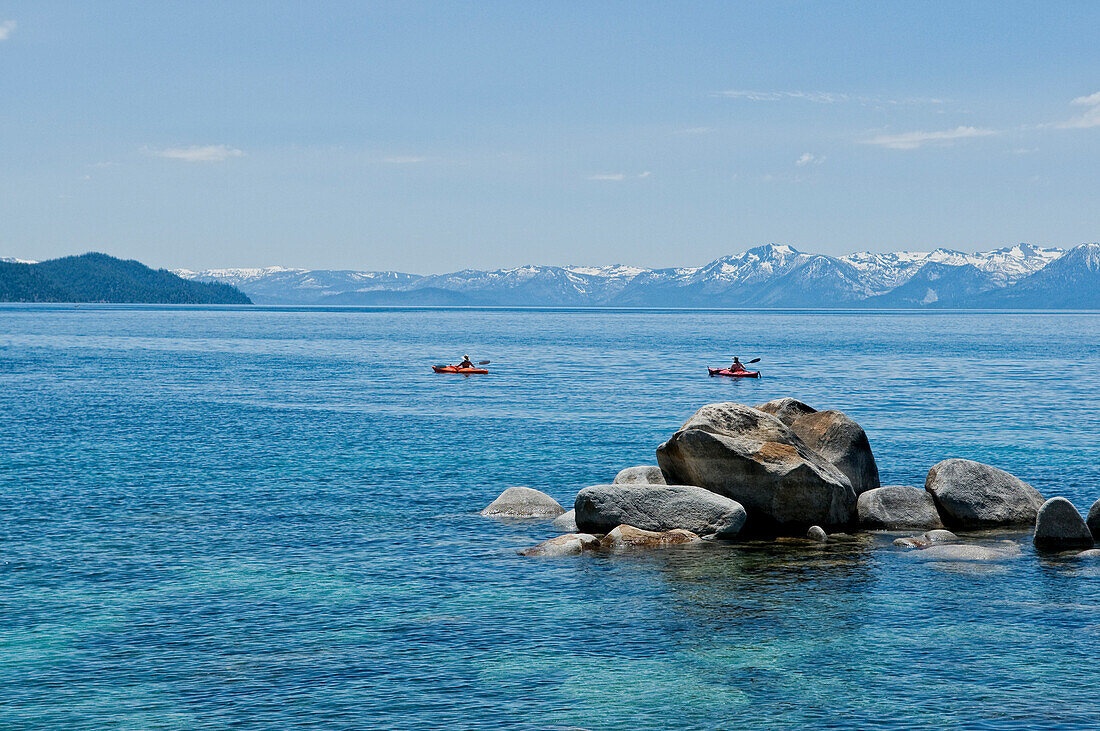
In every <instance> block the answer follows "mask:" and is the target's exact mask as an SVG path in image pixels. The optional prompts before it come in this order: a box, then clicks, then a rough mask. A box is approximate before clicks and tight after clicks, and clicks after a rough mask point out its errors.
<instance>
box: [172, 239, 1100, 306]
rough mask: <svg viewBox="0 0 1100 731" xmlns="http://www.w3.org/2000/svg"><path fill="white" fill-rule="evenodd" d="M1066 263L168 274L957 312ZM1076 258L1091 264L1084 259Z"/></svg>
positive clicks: (1009, 251) (725, 261)
mask: <svg viewBox="0 0 1100 731" xmlns="http://www.w3.org/2000/svg"><path fill="white" fill-rule="evenodd" d="M1083 246H1085V247H1088V246H1095V245H1083ZM1079 249H1081V247H1077V248H1076V249H1074V250H1073V252H1078V250H1079ZM1090 251H1091V250H1090ZM1098 251H1100V250H1098ZM1071 253H1072V252H1071ZM1065 254H1066V252H1065V251H1064V250H1062V249H1054V248H1044V247H1039V246H1033V245H1031V244H1017V245H1015V246H1010V247H1005V248H1002V249H996V250H994V251H987V252H979V253H973V254H970V253H965V252H960V251H952V250H949V249H935V250H932V251H928V252H910V251H901V252H889V253H874V252H857V253H854V254H848V255H846V256H842V257H833V256H827V255H824V254H810V253H805V252H801V251H798V250H797V249H795V248H793V247H791V246H787V245H782V244H768V245H766V246H759V247H756V248H753V249H749V250H748V251H746V252H743V253H741V254H733V255H730V256H724V257H722V258H720V259H716V260H715V261H712V262H710V263H708V264H705V265H703V266H699V267H680V268H674V269H646V268H643V267H635V266H628V265H622V264H618V265H611V266H603V267H588V266H565V267H559V266H534V265H531V266H522V267H513V268H509V269H495V270H488V271H486V270H478V269H466V270H463V271H459V272H451V273H449V274H431V275H423V276H421V275H415V274H406V273H402V272H371V271H364V272H359V271H350V270H308V269H288V268H285V267H265V268H258V269H212V270H206V271H201V272H193V271H188V270H178V271H177V272H176V273H177V274H179V275H180V276H182V277H185V278H189V279H198V280H201V281H220V282H226V283H229V284H233V285H235V286H238V287H239V288H240V289H241V290H243V291H244V292H245V293H247V294H248V295H249V296H250V297H252V299H253V301H255V302H257V303H276V304H278V303H282V304H361V305H416V304H470V305H505V306H540V305H544V306H625V307H635V306H650V307H853V306H879V307H955V306H970V305H968V304H966V303H969V302H974V301H977V299H978V298H980V297H984V296H986V293H992V292H1000V291H1004V292H1008V291H1009V290H1012V289H1014V288H1016V287H1018V286H1023V284H1024V283H1025V282H1031V281H1032V280H1034V281H1037V282H1039V285H1036V286H1042V282H1043V281H1044V280H1043V279H1042V278H1039V279H1035V278H1036V276H1037V274H1038V273H1042V272H1045V271H1047V270H1048V267H1053V265H1054V264H1056V263H1058V262H1060V261H1062V260H1063V258H1064V257H1063V255H1065ZM1078 256H1080V257H1083V258H1084V259H1085V260H1087V259H1088V252H1086V253H1085V254H1083V255H1078ZM1098 256H1100V254H1098ZM1078 268H1079V267H1078ZM1055 269H1056V268H1055ZM1086 270H1087V266H1086ZM1074 281H1076V280H1074ZM1029 286H1032V285H1029ZM1035 306H1041V305H1035Z"/></svg>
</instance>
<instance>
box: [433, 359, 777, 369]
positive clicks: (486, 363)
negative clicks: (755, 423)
mask: <svg viewBox="0 0 1100 731" xmlns="http://www.w3.org/2000/svg"><path fill="white" fill-rule="evenodd" d="M757 360H759V358H757ZM491 362H492V361H488V360H479V361H478V362H477V363H474V365H489V363H491ZM435 366H436V367H437V368H446V367H447V366H445V365H443V364H442V363H436V364H435Z"/></svg>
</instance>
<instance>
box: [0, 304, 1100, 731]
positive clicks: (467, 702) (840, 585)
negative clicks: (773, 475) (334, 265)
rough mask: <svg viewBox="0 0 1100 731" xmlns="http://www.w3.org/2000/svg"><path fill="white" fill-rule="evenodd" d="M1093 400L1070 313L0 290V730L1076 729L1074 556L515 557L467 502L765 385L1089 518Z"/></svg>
mask: <svg viewBox="0 0 1100 731" xmlns="http://www.w3.org/2000/svg"><path fill="white" fill-rule="evenodd" d="M462 353H469V354H470V355H471V356H473V357H474V359H475V360H477V359H483V358H489V359H491V360H492V361H493V364H492V365H491V366H490V368H491V371H492V372H491V374H490V375H488V376H482V377H456V376H446V375H435V374H433V373H432V372H431V370H430V367H429V366H430V365H431V364H432V363H436V362H451V361H455V360H457V359H458V358H459V357H460V356H461V355H462ZM735 354H736V355H740V356H741V357H742V359H747V358H751V357H760V358H762V362H761V364H760V366H761V368H762V370H763V372H764V376H765V377H764V378H763V379H761V380H759V381H751V380H743V381H734V380H730V379H718V378H715V379H711V378H708V377H707V376H706V370H705V369H706V366H707V365H719V364H726V363H728V362H729V360H730V359H731V357H732V356H733V355H735ZM1098 393H1100V315H1097V314H1075V313H1061V314H1050V313H1011V314H1007V313H952V312H942V313H920V314H914V313H867V312H859V313H822V312H749V311H745V312H692V311H666V312H662V311H584V310H578V311H552V310H549V311H537V310H484V309H471V310H453V309H452V310H433V309H408V310H355V309H348V310H315V309H306V310H294V309H277V308H236V309H234V308H224V309H219V308H153V307H110V306H80V307H73V306H12V305H9V306H0V727H3V728H19V729H39V728H42V729H45V728H49V729H62V728H64V729H107V728H120V729H162V728H163V729H170V728H172V729H196V728H230V727H232V728H244V729H253V728H255V729H260V728H264V729H268V728H326V729H331V728H440V727H451V728H486V727H498V728H531V729H542V728H560V729H567V728H577V727H580V728H590V729H638V728H667V727H677V728H700V729H703V728H789V729H796V728H798V729H800V728H805V727H825V728H852V727H860V728H899V727H913V728H922V727H923V728H927V727H937V726H943V727H952V728H988V729H1010V728H1011V729H1015V728H1018V729H1034V728H1084V727H1090V726H1091V727H1097V726H1100V695H1098V688H1100V666H1098V664H1097V662H1096V658H1097V656H1098V654H1100V568H1095V566H1100V564H1094V567H1089V566H1088V565H1087V564H1085V563H1083V562H1081V561H1078V560H1074V559H1073V558H1072V557H1071V556H1070V555H1068V554H1067V555H1060V556H1059V555H1055V556H1047V555H1037V554H1036V553H1035V552H1034V551H1033V550H1032V549H1031V546H1030V543H1029V537H1028V536H1027V535H1026V534H1018V535H1009V536H1007V537H1008V538H1013V539H1015V540H1018V541H1020V542H1021V543H1022V545H1023V553H1022V555H1021V556H1020V557H1019V558H1017V559H1015V560H1011V561H1007V562H1004V563H1001V564H993V565H986V566H969V567H968V566H960V565H937V564H935V563H932V562H926V561H921V560H918V559H915V558H914V557H913V556H912V555H911V554H907V553H904V552H901V551H899V550H896V549H894V548H893V547H892V546H891V544H890V540H891V539H892V538H893V537H894V536H887V535H874V536H868V537H865V538H863V539H861V540H859V541H856V542H853V543H838V544H829V545H826V546H810V545H793V544H777V543H752V544H746V545H733V546H723V545H703V546H701V547H692V548H680V549H673V550H666V551H656V552H649V553H642V554H633V555H620V556H606V555H596V556H583V557H573V558H566V559H553V560H547V559H542V560H540V559H529V558H528V559H525V558H521V557H519V556H517V555H516V553H515V552H516V550H517V549H520V548H523V547H525V546H529V545H532V544H534V543H536V542H538V541H540V540H542V539H545V538H547V537H549V536H551V535H554V531H552V530H551V529H550V528H549V526H548V525H547V524H545V523H517V522H503V521H498V520H492V519H486V518H481V517H479V516H478V515H477V514H476V512H477V511H478V510H479V509H481V508H482V507H484V506H485V505H486V504H487V503H488V502H489V501H491V500H492V499H493V498H494V497H496V495H498V494H499V493H500V492H501V491H502V490H503V489H504V488H506V487H509V486H511V485H528V486H531V487H536V488H538V489H541V490H544V491H546V492H549V493H550V494H552V495H554V496H555V497H556V498H558V500H559V501H560V502H562V503H570V502H572V499H573V496H574V495H575V493H576V491H577V490H578V489H579V488H581V487H584V486H586V485H589V484H595V483H600V482H606V481H609V480H610V479H611V477H612V476H613V475H614V474H615V473H616V472H617V471H618V470H619V469H620V468H622V467H626V466H630V465H634V464H645V463H653V461H654V454H653V450H654V448H655V447H656V446H657V445H658V444H659V443H660V442H662V441H663V440H664V439H665V438H667V437H668V436H669V435H670V434H671V433H672V432H673V431H674V430H675V429H676V428H677V426H678V425H679V424H680V423H681V422H683V421H684V420H685V419H686V418H687V417H688V416H689V415H690V414H691V413H692V412H693V411H694V410H695V409H696V408H697V407H699V406H701V405H703V404H705V403H709V402H714V401H739V402H744V403H749V404H754V403H759V402H762V401H767V400H769V399H772V398H776V397H780V396H787V395H790V396H795V397H798V398H800V399H802V400H804V401H807V402H809V403H810V404H812V405H814V406H817V407H819V408H840V409H843V410H844V411H846V412H847V413H848V414H849V415H851V416H852V417H853V418H855V419H856V420H857V421H859V422H860V423H861V424H863V426H864V427H865V428H866V430H867V432H868V434H869V437H870V439H871V443H872V446H873V448H874V451H875V454H876V457H877V460H878V463H879V468H880V470H881V473H882V478H883V482H884V484H888V483H908V484H913V485H918V486H919V485H923V481H924V475H925V473H926V472H927V470H928V468H929V467H930V466H931V465H932V464H934V463H935V462H937V461H939V460H940V459H943V458H946V457H950V456H960V457H969V458H973V459H978V460H981V461H985V462H989V463H992V464H995V465H997V466H1000V467H1003V468H1005V469H1007V470H1009V471H1011V472H1013V473H1015V474H1017V475H1019V476H1020V477H1022V478H1023V479H1025V480H1027V481H1029V482H1031V483H1032V484H1033V485H1035V486H1036V487H1037V488H1038V489H1039V490H1040V491H1041V492H1043V493H1044V495H1046V496H1048V497H1050V496H1054V495H1064V496H1066V497H1068V498H1070V499H1071V500H1073V501H1074V502H1075V504H1076V505H1077V507H1078V509H1080V510H1082V511H1085V510H1087V509H1088V507H1089V505H1090V504H1091V503H1092V502H1093V501H1094V500H1095V499H1097V498H1100V440H1098V434H1100V398H1098ZM1005 537H1006V536H1004V535H998V536H990V537H988V540H994V539H997V540H1000V539H1004V538H1005Z"/></svg>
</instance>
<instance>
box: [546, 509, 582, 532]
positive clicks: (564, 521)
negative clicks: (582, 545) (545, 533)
mask: <svg viewBox="0 0 1100 731" xmlns="http://www.w3.org/2000/svg"><path fill="white" fill-rule="evenodd" d="M550 525H552V526H554V527H555V528H557V529H558V530H563V531H566V532H568V533H574V532H576V531H577V530H579V528H577V511H576V510H574V509H573V508H570V509H569V510H568V511H567V512H564V513H562V514H561V515H559V516H558V517H556V518H554V520H553V522H552V523H550Z"/></svg>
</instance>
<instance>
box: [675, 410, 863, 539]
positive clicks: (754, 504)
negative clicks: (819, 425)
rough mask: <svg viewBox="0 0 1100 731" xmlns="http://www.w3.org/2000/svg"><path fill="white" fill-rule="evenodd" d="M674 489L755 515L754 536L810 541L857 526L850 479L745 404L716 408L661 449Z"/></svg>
mask: <svg viewBox="0 0 1100 731" xmlns="http://www.w3.org/2000/svg"><path fill="white" fill-rule="evenodd" d="M657 463H658V464H659V465H660V466H661V470H662V471H663V472H664V473H665V475H666V477H667V478H668V481H669V482H670V483H674V484H680V485H699V486H701V487H705V488H706V489H708V490H711V491H712V492H716V493H718V494H720V495H725V496H726V497H728V498H731V499H733V500H735V501H737V502H739V503H741V505H743V506H744V508H745V510H746V511H747V512H748V521H747V523H746V530H749V531H751V532H757V533H780V534H786V535H803V534H805V532H806V529H807V528H809V527H810V526H811V525H820V526H822V527H823V528H826V529H828V528H840V527H845V526H848V525H849V524H851V523H853V522H854V520H855V515H856V493H855V491H854V490H853V489H852V484H851V482H850V481H849V480H848V478H847V477H846V476H845V475H844V474H843V473H842V472H841V471H840V470H838V469H837V468H836V467H835V466H833V465H832V464H831V463H830V462H829V461H828V460H826V459H825V458H824V457H822V456H821V455H820V454H818V453H817V452H815V451H814V450H812V449H810V448H809V447H808V446H806V444H805V442H803V441H802V440H801V439H800V438H799V437H798V436H797V435H796V434H795V433H794V432H793V431H791V429H790V428H789V427H787V425H786V424H784V423H783V422H782V421H780V420H779V419H777V418H776V417H774V416H772V415H770V414H766V413H764V412H763V411H759V410H757V409H754V408H751V407H749V406H744V405H742V404H732V403H726V404H709V405H707V406H704V407H703V408H701V409H699V410H698V411H696V412H695V414H694V415H693V416H692V417H691V418H690V419H688V420H687V422H686V423H685V424H684V425H683V426H682V427H680V430H679V431H677V432H676V433H675V434H673V435H672V437H671V438H670V439H669V440H668V441H667V442H665V443H664V444H662V445H661V446H660V447H658V448H657Z"/></svg>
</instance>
